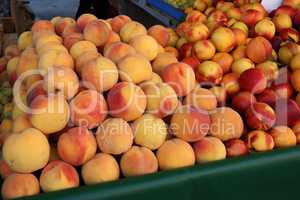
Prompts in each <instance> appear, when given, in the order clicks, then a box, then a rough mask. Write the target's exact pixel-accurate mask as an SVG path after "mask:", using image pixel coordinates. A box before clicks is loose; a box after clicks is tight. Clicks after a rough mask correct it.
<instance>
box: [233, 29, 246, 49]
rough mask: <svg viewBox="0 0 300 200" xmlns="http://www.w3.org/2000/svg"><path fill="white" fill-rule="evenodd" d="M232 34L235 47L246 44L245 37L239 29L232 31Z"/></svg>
mask: <svg viewBox="0 0 300 200" xmlns="http://www.w3.org/2000/svg"><path fill="white" fill-rule="evenodd" d="M232 32H233V33H234V35H235V43H236V45H244V44H246V42H247V35H246V33H244V31H242V30H240V29H232Z"/></svg>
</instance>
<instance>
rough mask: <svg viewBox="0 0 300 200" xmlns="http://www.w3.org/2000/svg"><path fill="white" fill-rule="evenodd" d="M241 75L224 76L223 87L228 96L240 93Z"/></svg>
mask: <svg viewBox="0 0 300 200" xmlns="http://www.w3.org/2000/svg"><path fill="white" fill-rule="evenodd" d="M238 79H239V75H238V74H237V73H234V72H232V73H228V74H225V75H224V76H223V79H222V81H221V86H222V87H224V89H225V90H226V93H227V94H228V95H234V94H236V93H237V92H239V91H240V85H239V82H238Z"/></svg>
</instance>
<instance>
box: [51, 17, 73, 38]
mask: <svg viewBox="0 0 300 200" xmlns="http://www.w3.org/2000/svg"><path fill="white" fill-rule="evenodd" d="M72 24H76V21H75V20H74V19H73V18H70V17H63V18H61V19H60V20H58V21H57V22H56V23H55V32H56V33H57V34H58V35H62V34H63V32H64V30H65V28H66V27H67V26H69V25H72Z"/></svg>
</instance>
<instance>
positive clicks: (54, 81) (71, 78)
mask: <svg viewBox="0 0 300 200" xmlns="http://www.w3.org/2000/svg"><path fill="white" fill-rule="evenodd" d="M44 88H45V89H46V90H47V91H48V92H50V93H54V92H61V93H62V94H63V95H64V96H65V98H66V99H71V98H72V97H74V96H75V95H76V94H77V92H78V89H79V80H78V77H77V75H76V73H75V72H74V71H73V70H72V69H70V68H65V67H54V68H52V69H51V70H48V72H47V73H46V74H45V76H44Z"/></svg>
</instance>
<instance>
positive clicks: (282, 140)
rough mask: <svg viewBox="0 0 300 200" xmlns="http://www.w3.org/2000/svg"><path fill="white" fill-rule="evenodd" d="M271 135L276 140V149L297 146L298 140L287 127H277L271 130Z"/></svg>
mask: <svg viewBox="0 0 300 200" xmlns="http://www.w3.org/2000/svg"><path fill="white" fill-rule="evenodd" d="M270 135H271V136H272V137H273V139H274V143H275V147H277V148H283V147H292V146H296V144H297V138H296V135H295V133H294V132H293V130H292V129H290V128H289V127H287V126H276V127H274V128H272V129H271V131H270Z"/></svg>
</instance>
